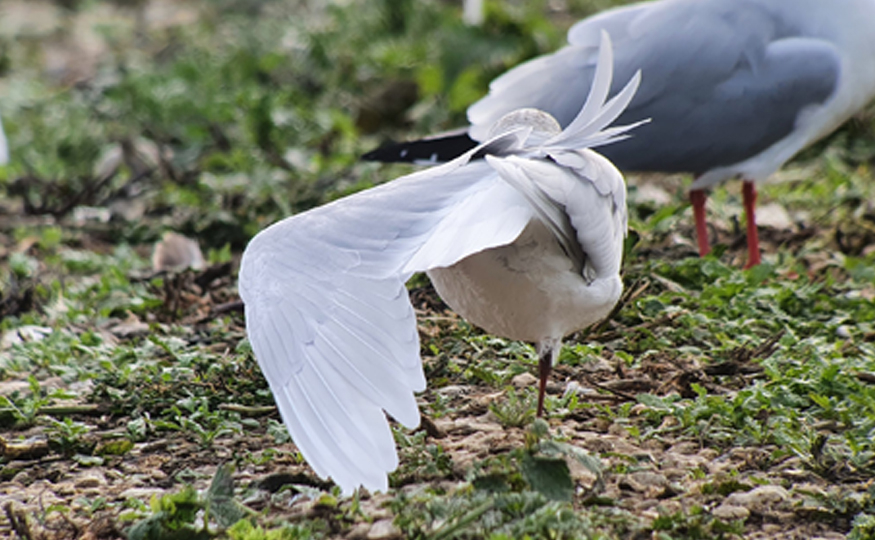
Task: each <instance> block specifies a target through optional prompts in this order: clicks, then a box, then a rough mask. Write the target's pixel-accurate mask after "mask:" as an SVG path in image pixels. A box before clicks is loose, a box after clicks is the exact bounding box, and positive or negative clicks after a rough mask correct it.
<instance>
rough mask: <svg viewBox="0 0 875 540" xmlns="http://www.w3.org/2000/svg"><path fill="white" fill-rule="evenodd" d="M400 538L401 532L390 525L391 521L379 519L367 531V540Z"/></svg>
mask: <svg viewBox="0 0 875 540" xmlns="http://www.w3.org/2000/svg"><path fill="white" fill-rule="evenodd" d="M393 538H401V531H400V530H399V529H398V527H396V526H395V524H394V523H392V520H391V519H381V520H380V521H377V522H376V523H374V524H373V525H371V530H369V531H368V536H367V540H391V539H393Z"/></svg>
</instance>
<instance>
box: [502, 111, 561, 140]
mask: <svg viewBox="0 0 875 540" xmlns="http://www.w3.org/2000/svg"><path fill="white" fill-rule="evenodd" d="M522 127H530V128H532V134H531V135H529V139H528V142H529V143H530V144H537V143H539V142H543V141H546V140H547V139H549V138H550V137H553V136H555V135H558V134H559V133H561V132H562V127H561V126H560V125H559V122H557V121H556V119H555V118H553V117H552V116H551V115H550V114H548V113H545V112H544V111H542V110H540V109H531V108H526V109H517V110H515V111H512V112H509V113H507V114H505V115H504V116H502V117H501V118H499V119H498V121H497V122H495V123H494V124H492V128H490V130H489V138H490V139H491V138H493V137H497V136H499V135H504V134H505V133H509V132H511V131H513V130H515V129H519V128H522Z"/></svg>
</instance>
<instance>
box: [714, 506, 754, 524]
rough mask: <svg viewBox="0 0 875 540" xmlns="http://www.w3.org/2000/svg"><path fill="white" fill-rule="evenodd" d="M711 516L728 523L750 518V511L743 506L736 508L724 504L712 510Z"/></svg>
mask: <svg viewBox="0 0 875 540" xmlns="http://www.w3.org/2000/svg"><path fill="white" fill-rule="evenodd" d="M711 514H712V515H713V516H714V517H717V518H720V519H723V520H727V521H729V520H736V519H747V518H748V517H750V510H748V509H747V508H745V507H743V506H736V505H734V504H729V503H726V502H724V503H723V504H721V505H720V506H718V507H717V508H715V509H714V510H712V511H711Z"/></svg>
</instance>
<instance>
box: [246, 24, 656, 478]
mask: <svg viewBox="0 0 875 540" xmlns="http://www.w3.org/2000/svg"><path fill="white" fill-rule="evenodd" d="M611 68H612V63H611V51H610V44H609V41H608V39H607V37H606V35H604V36H603V37H602V45H601V47H600V53H599V61H598V67H597V69H596V74H595V77H594V79H593V81H594V82H593V86H592V89H591V92H590V96H589V98H588V99H587V101H586V104H585V105H584V106H583V108H582V109H581V110H580V112H579V114H578V115H577V116H576V118H575V119H574V120H573V121H572V122H571V123H570V124H569V126H568V127H567V128H566V129H565V130H560V128H559V125H558V124H557V123H556V121H555V120H554V119H553V118H552V117H550V116H549V115H547V114H545V113H543V112H540V111H536V110H532V109H524V110H520V111H516V112H513V113H511V114H509V115H506V116H505V117H503V118H502V120H501V121H499V122H498V123H497V124H496V126H495V127H494V129H493V133H492V134H490V136H489V137H488V140H487V142H485V143H484V144H481V145H479V146H477V147H476V148H474V149H472V150H471V151H469V152H467V153H465V154H464V155H463V156H461V157H459V158H457V159H455V160H453V161H451V162H449V163H447V164H445V165H442V166H440V167H434V168H432V169H429V170H426V171H422V172H419V173H416V174H412V175H409V176H406V177H403V178H400V179H397V180H395V181H393V182H389V183H387V184H383V185H381V186H379V187H376V188H373V189H371V190H367V191H364V192H361V193H358V194H355V195H352V196H350V197H347V198H345V199H341V200H339V201H335V202H334V203H331V204H328V205H325V206H322V207H320V208H316V209H314V210H311V211H308V212H305V213H303V214H299V215H296V216H293V217H291V218H288V219H286V220H283V221H281V222H279V223H276V224H274V225H272V226H271V227H269V228H267V229H266V230H264V231H262V232H261V233H259V234H258V235H257V236H256V237H255V238H254V239H253V240H252V242H251V243H250V244H249V246H248V247H247V248H246V251H245V253H244V255H243V260H242V262H241V269H240V281H239V290H240V296H241V297H242V298H243V301H244V302H245V305H246V329H247V334H248V335H249V339H250V341H251V343H252V348H253V350H254V352H255V356H256V358H257V359H258V362H259V365H260V366H261V369H262V371H263V372H264V374H265V377H266V378H267V380H268V383H269V384H270V388H271V391H272V392H273V395H274V398H275V399H276V402H277V405H278V407H279V410H280V413H281V414H282V417H283V420H284V421H285V423H286V426H287V427H288V429H289V432H290V433H291V435H292V438H293V439H294V441H295V443H296V444H297V446H298V448H299V449H300V451H301V454H302V455H303V456H304V457H305V458H306V459H307V461H308V462H309V463H310V465H311V466H312V467H313V469H314V470H315V471H316V472H317V473H318V474H319V475H320V476H323V477H327V476H330V477H332V478H333V479H334V481H335V482H336V483H337V484H338V485H340V486H341V488H342V489H343V490H344V492H347V493H349V492H351V491H352V490H354V489H355V488H356V487H358V486H359V485H364V486H365V487H367V488H369V489H380V490H385V489H387V488H388V481H387V476H386V474H387V473H388V472H389V471H392V470H394V469H395V468H396V467H397V465H398V456H397V453H396V450H395V446H394V442H393V438H392V433H391V431H390V428H389V424H388V422H387V420H386V417H385V415H384V412H383V411H386V412H387V413H389V414H391V415H392V417H394V418H395V419H396V420H398V421H399V422H401V423H402V424H404V425H405V426H408V427H411V428H412V427H415V426H416V425H418V424H419V418H420V415H419V410H418V408H417V405H416V400H415V399H414V395H413V393H414V392H416V391H422V390H424V389H425V377H424V375H423V371H422V363H421V360H420V357H419V339H418V334H417V328H416V317H415V315H414V312H413V307H412V306H411V304H410V300H409V298H408V294H407V289H406V287H405V282H406V281H407V279H409V278H410V276H411V275H412V274H413V273H414V272H418V271H428V272H429V275H430V276H431V278H432V280H433V282H434V283H435V287H436V288H437V290H438V292H439V294H440V295H441V297H442V298H443V299H444V300H445V301H446V302H447V303H448V304H449V305H450V306H451V307H453V309H455V310H456V311H458V312H459V313H460V314H461V315H462V316H463V317H465V318H466V319H468V320H469V321H471V322H473V323H474V324H477V325H478V326H481V327H483V328H484V329H486V330H487V331H489V332H493V333H496V334H499V335H502V336H504V337H508V338H511V339H521V340H528V341H533V342H536V343H537V349H538V353H539V357H540V359H539V371H540V375H541V379H540V387H539V397H538V414H541V412H542V409H543V398H544V390H545V383H546V380H547V376H548V375H549V372H550V368H551V366H552V363H553V361H554V360H555V359H556V357H557V356H558V353H559V349H560V345H561V340H562V338H563V337H564V336H565V335H567V334H568V333H570V332H573V331H575V330H579V329H581V328H584V327H586V326H589V325H590V324H593V323H595V322H598V321H599V320H601V319H603V318H604V317H606V316H607V315H608V313H609V312H610V311H611V309H612V308H613V306H614V305H615V304H616V302H617V300H618V299H619V298H620V293H621V292H622V288H623V283H622V280H621V279H620V264H621V259H622V254H623V238H624V237H625V233H626V200H625V197H626V190H625V184H624V182H623V178H622V176H621V175H620V173H619V171H617V169H616V168H614V167H613V166H612V165H611V164H610V163H609V162H608V161H607V160H606V159H604V158H603V157H601V156H599V155H598V154H596V153H594V152H592V151H591V150H587V149H586V147H588V146H591V145H593V144H599V143H602V144H604V143H608V142H611V141H612V140H614V139H617V138H621V137H623V136H624V135H623V134H624V133H625V132H626V131H627V130H628V129H631V128H632V127H634V126H625V127H618V128H608V129H605V128H606V127H607V126H608V125H609V124H611V123H612V122H613V121H614V120H615V119H616V118H617V116H619V114H620V113H621V112H622V110H623V108H624V107H625V106H626V105H627V104H628V103H629V100H630V99H631V98H632V96H633V95H634V92H635V89H636V87H637V85H638V82H639V76H638V74H635V75H634V76H633V77H632V79H631V81H630V82H629V83H628V84H627V85H626V86H625V88H624V89H623V90H622V91H620V93H619V94H618V95H617V96H616V97H615V98H614V99H612V100H610V101H608V102H607V103H605V100H606V98H607V95H608V90H609V88H610V84H611V76H612V75H611V70H612V69H611ZM480 157H482V158H483V159H475V158H480ZM436 184H437V185H440V186H441V189H440V190H435V189H434V186H435V185H436Z"/></svg>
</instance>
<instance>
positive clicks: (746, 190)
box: [741, 180, 760, 268]
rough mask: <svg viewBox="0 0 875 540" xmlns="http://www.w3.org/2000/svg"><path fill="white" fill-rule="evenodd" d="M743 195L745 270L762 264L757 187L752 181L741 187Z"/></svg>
mask: <svg viewBox="0 0 875 540" xmlns="http://www.w3.org/2000/svg"><path fill="white" fill-rule="evenodd" d="M741 194H742V198H743V200H744V213H745V217H746V218H747V264H746V265H745V266H744V267H745V268H751V267H753V266H756V265H758V264H760V237H759V233H757V216H756V204H757V187H756V185H755V184H754V183H753V182H751V181H750V180H745V181H744V183H743V184H742V186H741Z"/></svg>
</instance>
